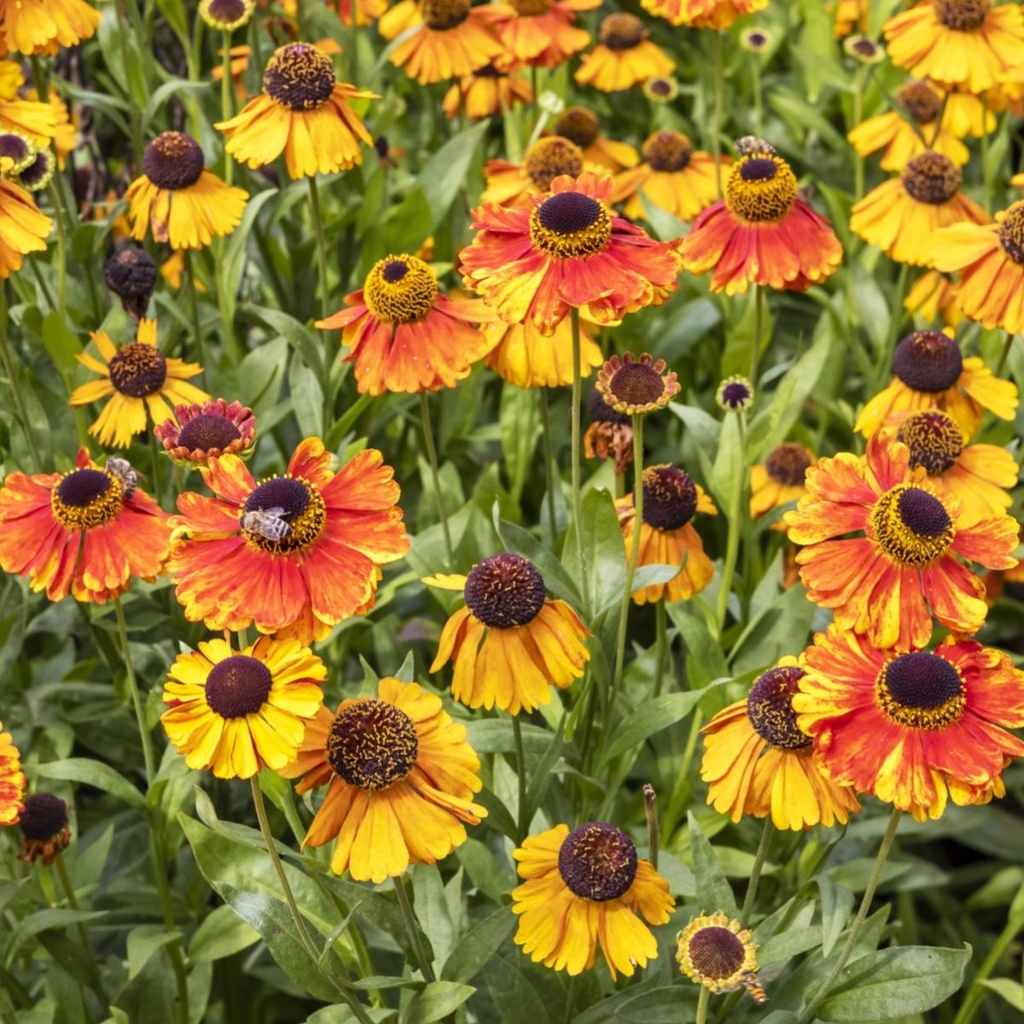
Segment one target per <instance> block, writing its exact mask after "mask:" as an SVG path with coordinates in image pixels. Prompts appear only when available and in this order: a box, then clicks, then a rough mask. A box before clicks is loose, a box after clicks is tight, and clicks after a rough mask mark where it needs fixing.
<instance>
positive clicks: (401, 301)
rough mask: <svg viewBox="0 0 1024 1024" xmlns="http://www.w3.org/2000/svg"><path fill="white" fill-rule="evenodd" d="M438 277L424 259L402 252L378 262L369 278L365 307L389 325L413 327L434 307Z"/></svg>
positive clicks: (365, 286) (365, 294)
mask: <svg viewBox="0 0 1024 1024" xmlns="http://www.w3.org/2000/svg"><path fill="white" fill-rule="evenodd" d="M436 299H437V278H436V277H435V276H434V272H433V271H432V270H431V269H430V267H428V266H427V264H426V263H424V262H423V260H421V259H417V257H415V256H410V255H408V254H407V253H402V254H401V255H399V256H387V257H385V258H384V259H382V260H378V261H377V263H375V264H374V266H373V269H372V270H371V271H370V273H369V274H367V276H366V283H365V284H364V285H363V301H364V302H365V303H366V308H367V309H369V311H370V312H371V313H372V314H373V315H374V316H375V317H376V318H377V319H378V320H381V321H383V322H384V323H387V324H411V323H415V322H416V321H417V320H422V319H423V318H424V317H426V316H427V314H428V313H430V311H431V310H432V309H433V308H434V302H435V300H436Z"/></svg>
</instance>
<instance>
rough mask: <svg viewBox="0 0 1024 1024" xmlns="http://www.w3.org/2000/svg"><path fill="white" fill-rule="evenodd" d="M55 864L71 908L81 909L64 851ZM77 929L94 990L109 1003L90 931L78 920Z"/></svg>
mask: <svg viewBox="0 0 1024 1024" xmlns="http://www.w3.org/2000/svg"><path fill="white" fill-rule="evenodd" d="M53 865H54V867H55V868H56V869H57V877H58V878H59V879H60V884H61V887H62V888H63V890H64V895H65V896H66V897H67V901H68V907H69V909H71V910H74V911H78V910H80V909H81V907H79V905H78V898H77V897H76V896H75V887H74V885H73V884H72V882H71V876H70V875H69V874H68V866H67V864H66V863H65V862H64V854H63V853H59V854H57V856H56V857H55V858H54V861H53ZM75 930H76V931H77V932H78V938H79V939H80V941H81V943H82V951H83V952H84V953H85V961H86V964H87V965H88V967H87V968H86V969H87V970H88V972H89V975H90V978H91V979H92V987H93V990H94V991H95V993H96V995H97V996H99V997H100V999H102V1000H104V1002H105V1003H107V1004H109V1002H110V1000H109V999H108V997H107V993H106V991H105V990H104V988H103V979H102V978H101V977H100V971H99V967H98V966H97V964H96V957H95V956H94V955H93V951H92V943H91V942H90V941H89V931H88V929H87V928H86V927H85V922H84V921H76V922H75Z"/></svg>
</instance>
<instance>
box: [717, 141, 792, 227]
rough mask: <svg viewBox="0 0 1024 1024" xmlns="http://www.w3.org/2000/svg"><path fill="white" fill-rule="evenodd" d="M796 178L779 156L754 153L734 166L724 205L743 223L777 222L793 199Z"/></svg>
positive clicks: (730, 173) (729, 178)
mask: <svg viewBox="0 0 1024 1024" xmlns="http://www.w3.org/2000/svg"><path fill="white" fill-rule="evenodd" d="M796 189H797V183H796V176H795V175H794V174H793V172H792V171H791V170H790V167H789V164H787V163H786V161H785V160H783V159H782V158H781V157H779V156H775V155H774V154H771V153H767V152H763V151H761V152H755V153H751V154H750V155H749V156H744V157H742V158H741V159H740V160H739V161H737V163H735V164H733V168H732V170H731V171H730V172H729V177H728V178H726V181H725V203H726V206H728V207H729V210H730V211H731V212H732V213H734V214H736V216H737V217H740V218H742V219H743V220H748V221H755V222H764V221H772V220H779V219H780V218H781V217H783V216H785V214H786V213H788V212H789V208H790V207H791V206H792V205H793V200H794V199H795V198H796Z"/></svg>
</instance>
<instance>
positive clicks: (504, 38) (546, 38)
mask: <svg viewBox="0 0 1024 1024" xmlns="http://www.w3.org/2000/svg"><path fill="white" fill-rule="evenodd" d="M497 6H498V7H499V8H500V15H499V16H498V17H497V18H496V19H495V22H494V30H495V32H496V33H497V36H498V40H499V41H500V43H501V45H502V46H504V47H505V50H506V52H507V53H509V54H510V55H511V56H513V57H514V58H515V59H516V60H517V61H521V62H522V63H523V64H528V65H531V66H532V67H539V68H556V67H558V65H559V64H562V63H563V62H565V61H566V60H568V59H569V58H570V57H571V56H572V55H573V54H574V53H579V51H580V50H582V49H583V48H584V47H585V46H586V45H587V43H589V42H590V33H589V32H586V31H584V30H583V29H581V28H577V27H576V26H575V25H574V24H573V23H574V22H575V21H576V12H577V11H592V10H594V8H596V7H600V6H601V0H508V2H507V3H500V4H499V5H497Z"/></svg>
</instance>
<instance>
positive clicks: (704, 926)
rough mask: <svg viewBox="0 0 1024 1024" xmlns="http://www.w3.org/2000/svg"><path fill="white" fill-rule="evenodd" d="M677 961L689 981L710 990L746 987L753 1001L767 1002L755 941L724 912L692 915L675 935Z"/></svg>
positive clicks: (722, 990)
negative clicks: (760, 980)
mask: <svg viewBox="0 0 1024 1024" xmlns="http://www.w3.org/2000/svg"><path fill="white" fill-rule="evenodd" d="M676 963H677V964H679V969H680V970H681V971H682V972H683V974H685V975H686V976H687V977H688V978H689V979H690V980H691V981H695V982H696V983H697V984H698V985H703V986H704V987H705V988H706V989H710V991H712V992H715V993H722V992H736V991H737V990H738V989H741V988H745V989H746V990H747V991H748V992H749V993H750V995H751V996H753V998H754V999H755V1001H757V1002H759V1003H765V1002H767V1001H768V996H767V995H765V991H764V989H763V988H761V985H760V984H759V983H758V980H757V970H758V967H757V943H756V942H754V940H753V939H752V938H751V937H750V932H748V931H747V929H746V928H744V927H743V926H742V925H741V924H740V923H739V921H736V920H729V918H727V917H726V916H725V914H722V913H717V914H702V915H701V916H700V917H694V918H692V919H691V920H690V923H689V924H688V925H687V926H686V927H685V928H684V929H683V930H682V931H681V932H680V933H679V934H678V935H677V936H676Z"/></svg>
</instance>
